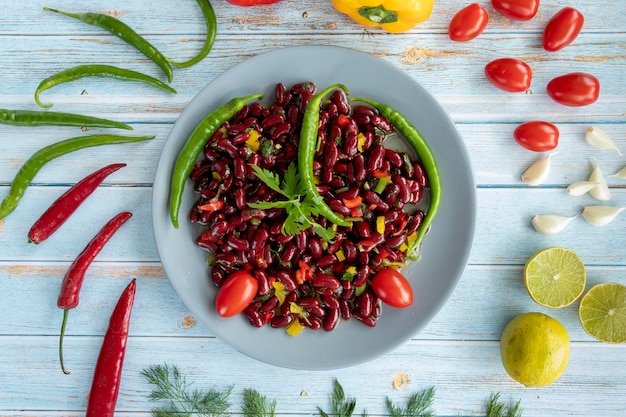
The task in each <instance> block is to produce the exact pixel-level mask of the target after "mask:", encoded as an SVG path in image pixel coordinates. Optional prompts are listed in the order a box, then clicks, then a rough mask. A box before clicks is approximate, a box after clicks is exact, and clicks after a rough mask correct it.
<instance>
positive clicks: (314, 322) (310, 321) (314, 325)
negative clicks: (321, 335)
mask: <svg viewBox="0 0 626 417" xmlns="http://www.w3.org/2000/svg"><path fill="white" fill-rule="evenodd" d="M300 324H301V325H303V326H304V327H308V328H309V329H311V330H319V329H321V328H322V320H321V319H320V318H318V317H313V316H309V317H307V318H306V320H305V319H302V318H301V319H300Z"/></svg>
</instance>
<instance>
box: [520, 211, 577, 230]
mask: <svg viewBox="0 0 626 417" xmlns="http://www.w3.org/2000/svg"><path fill="white" fill-rule="evenodd" d="M575 218H576V216H573V217H563V216H556V215H553V214H537V215H536V216H535V217H533V219H532V221H531V223H532V225H533V227H534V228H535V230H536V231H538V232H539V233H541V234H543V235H554V234H557V233H559V232H561V231H563V229H565V228H566V227H567V225H568V224H570V222H571V221H572V220H574V219H575Z"/></svg>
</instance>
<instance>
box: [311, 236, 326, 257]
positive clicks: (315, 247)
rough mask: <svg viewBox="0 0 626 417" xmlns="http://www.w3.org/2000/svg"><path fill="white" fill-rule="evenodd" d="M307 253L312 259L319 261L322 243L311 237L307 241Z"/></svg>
mask: <svg viewBox="0 0 626 417" xmlns="http://www.w3.org/2000/svg"><path fill="white" fill-rule="evenodd" d="M309 252H310V253H311V256H313V258H314V259H319V258H321V257H322V253H323V249H322V243H321V242H320V240H319V239H318V238H316V237H312V238H310V239H309Z"/></svg>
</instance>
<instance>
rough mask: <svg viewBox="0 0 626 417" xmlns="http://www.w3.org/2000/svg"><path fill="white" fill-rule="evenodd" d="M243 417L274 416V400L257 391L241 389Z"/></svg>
mask: <svg viewBox="0 0 626 417" xmlns="http://www.w3.org/2000/svg"><path fill="white" fill-rule="evenodd" d="M241 409H242V411H243V415H244V416H245V417H274V413H275V411H276V400H271V401H270V400H268V399H267V397H265V396H264V395H261V394H260V393H259V392H258V391H256V390H254V389H251V388H246V389H244V391H243V406H242V407H241Z"/></svg>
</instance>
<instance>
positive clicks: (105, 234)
mask: <svg viewBox="0 0 626 417" xmlns="http://www.w3.org/2000/svg"><path fill="white" fill-rule="evenodd" d="M131 217H132V213H130V212H127V211H124V212H122V213H120V214H118V215H117V216H115V217H113V218H112V219H111V220H109V221H108V222H107V223H106V224H105V225H104V226H103V227H102V229H100V231H99V232H98V234H96V236H94V237H93V239H91V241H90V242H89V243H88V244H87V246H86V247H85V249H83V251H82V252H81V253H80V254H79V255H78V256H77V257H76V259H75V260H74V262H73V263H72V265H70V267H69V269H68V270H67V272H66V273H65V277H64V278H63V282H62V283H61V293H60V294H59V298H58V300H57V306H58V307H59V308H62V309H63V310H64V311H63V323H62V324H61V336H60V338H59V360H60V362H61V369H62V370H63V373H65V374H69V371H68V370H66V369H65V366H64V365H63V336H64V334H65V325H66V323H67V316H68V313H69V310H70V309H72V308H76V306H78V295H79V293H80V288H81V286H82V285H83V279H84V277H85V272H87V269H88V268H89V265H91V262H92V261H93V260H94V258H95V257H96V256H97V255H98V253H100V251H101V250H102V248H103V247H104V245H105V244H106V243H107V242H108V241H109V240H110V239H111V237H112V236H113V235H114V234H115V232H116V231H117V230H118V229H119V228H120V227H121V226H122V225H123V224H124V223H125V222H126V221H127V220H128V219H130V218H131Z"/></svg>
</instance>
